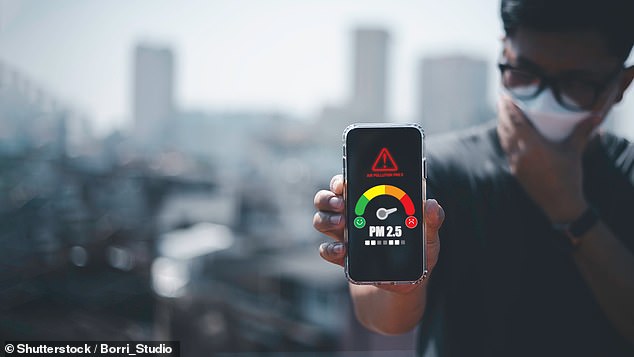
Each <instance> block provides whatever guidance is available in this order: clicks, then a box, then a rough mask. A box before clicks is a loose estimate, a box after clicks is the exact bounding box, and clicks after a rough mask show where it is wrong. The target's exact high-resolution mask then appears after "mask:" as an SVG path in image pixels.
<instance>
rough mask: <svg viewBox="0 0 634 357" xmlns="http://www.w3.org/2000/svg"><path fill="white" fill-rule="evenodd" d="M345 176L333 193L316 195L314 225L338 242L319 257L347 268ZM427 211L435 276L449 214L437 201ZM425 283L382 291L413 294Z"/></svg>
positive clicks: (428, 202)
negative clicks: (443, 228) (442, 231)
mask: <svg viewBox="0 0 634 357" xmlns="http://www.w3.org/2000/svg"><path fill="white" fill-rule="evenodd" d="M343 189H344V185H343V176H342V175H336V176H334V177H333V178H332V180H331V181H330V190H321V191H319V192H317V194H315V199H314V204H315V208H316V209H317V212H316V213H315V215H314V217H313V226H314V227H315V229H317V230H318V231H319V232H321V233H323V234H325V235H327V236H329V237H331V238H333V239H334V241H332V242H325V243H322V244H321V245H320V246H319V254H320V255H321V257H322V258H324V259H325V260H327V261H329V262H331V263H334V264H337V265H340V266H342V267H343V266H344V259H345V256H346V247H345V244H344V229H345V219H344V211H345V202H344V198H343ZM424 206H425V209H424V215H425V229H426V236H427V242H426V244H427V264H428V269H429V271H430V273H431V271H432V270H433V268H434V266H435V265H436V262H437V261H438V253H439V251H440V240H439V238H438V230H439V229H440V226H441V225H442V222H443V220H444V217H445V212H444V210H443V209H442V207H441V206H440V205H439V204H438V202H436V200H434V199H428V200H426V202H425V204H424ZM424 282H425V280H423V281H422V282H420V283H419V284H408V285H388V284H378V285H376V286H377V287H378V288H380V289H383V290H387V291H391V292H396V293H409V292H411V291H413V290H415V289H416V288H417V287H419V286H420V285H421V284H424Z"/></svg>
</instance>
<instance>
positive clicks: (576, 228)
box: [553, 207, 599, 250]
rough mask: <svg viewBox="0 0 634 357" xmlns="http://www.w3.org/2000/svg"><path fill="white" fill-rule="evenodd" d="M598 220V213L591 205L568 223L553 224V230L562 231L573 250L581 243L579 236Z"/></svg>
mask: <svg viewBox="0 0 634 357" xmlns="http://www.w3.org/2000/svg"><path fill="white" fill-rule="evenodd" d="M597 222H599V214H598V213H597V211H595V210H594V208H592V207H588V208H587V209H586V210H585V211H584V212H583V213H582V214H581V216H579V217H578V218H577V219H575V220H574V221H572V222H570V223H564V224H553V228H555V230H557V231H559V232H561V233H563V234H564V235H565V236H566V237H567V238H568V239H567V241H568V243H569V244H570V250H575V249H576V248H577V247H578V246H579V244H581V237H582V236H583V235H584V234H586V233H587V232H588V231H589V230H590V229H592V227H594V226H595V225H596V224H597Z"/></svg>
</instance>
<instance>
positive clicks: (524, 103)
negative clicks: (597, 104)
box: [502, 87, 592, 142]
mask: <svg viewBox="0 0 634 357" xmlns="http://www.w3.org/2000/svg"><path fill="white" fill-rule="evenodd" d="M502 93H504V94H506V95H508V96H509V97H510V98H511V100H512V101H513V103H515V105H517V107H518V108H520V109H521V110H522V112H523V113H524V115H526V117H527V118H528V120H530V121H531V123H532V124H533V126H535V129H537V131H539V133H540V134H542V136H544V137H545V138H546V139H548V140H550V141H553V142H560V141H563V140H564V139H566V138H567V137H568V136H569V135H570V134H571V133H572V132H573V130H574V129H575V127H576V126H577V124H579V123H580V122H582V121H583V120H584V119H587V118H589V117H590V115H592V112H591V111H582V112H578V111H572V110H569V109H566V108H564V107H562V106H561V105H560V104H559V103H558V102H557V99H555V96H554V94H553V92H552V91H551V89H550V88H546V89H544V90H543V91H542V92H541V93H539V95H538V96H537V97H535V98H532V99H527V100H522V99H519V98H517V97H515V96H513V94H511V93H510V92H509V91H508V90H507V89H506V88H504V87H502Z"/></svg>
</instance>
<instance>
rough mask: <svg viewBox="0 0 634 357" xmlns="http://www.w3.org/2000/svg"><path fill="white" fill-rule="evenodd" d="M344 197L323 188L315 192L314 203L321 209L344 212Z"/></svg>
mask: <svg viewBox="0 0 634 357" xmlns="http://www.w3.org/2000/svg"><path fill="white" fill-rule="evenodd" d="M343 203H344V202H343V197H341V196H337V195H336V194H335V193H334V192H332V191H328V190H321V191H319V192H317V193H316V194H315V198H314V205H315V208H317V209H318V210H320V211H327V212H337V213H341V212H343V208H344V204H343Z"/></svg>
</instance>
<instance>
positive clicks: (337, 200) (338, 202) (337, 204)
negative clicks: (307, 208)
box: [328, 196, 343, 208]
mask: <svg viewBox="0 0 634 357" xmlns="http://www.w3.org/2000/svg"><path fill="white" fill-rule="evenodd" d="M328 203H330V205H331V206H332V207H333V208H341V207H342V206H343V200H342V199H341V197H338V196H334V197H331V198H330V199H329V200H328Z"/></svg>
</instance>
